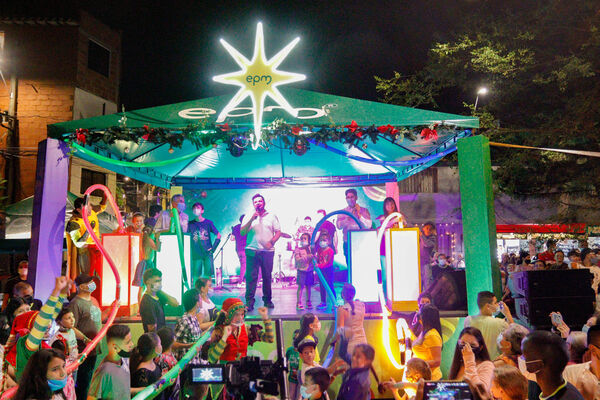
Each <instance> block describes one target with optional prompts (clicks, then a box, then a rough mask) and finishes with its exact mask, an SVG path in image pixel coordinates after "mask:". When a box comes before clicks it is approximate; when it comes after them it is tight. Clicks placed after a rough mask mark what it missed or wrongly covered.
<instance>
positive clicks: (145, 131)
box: [63, 120, 458, 154]
mask: <svg viewBox="0 0 600 400" xmlns="http://www.w3.org/2000/svg"><path fill="white" fill-rule="evenodd" d="M457 129H458V127H456V126H454V125H452V126H451V125H445V124H443V123H442V124H434V125H429V126H425V127H394V126H392V125H389V124H388V125H382V126H375V125H371V126H369V127H361V126H359V125H358V124H357V123H356V121H352V123H351V124H350V125H345V126H334V125H321V126H312V125H290V124H287V123H285V122H284V121H283V120H276V121H274V122H273V123H272V124H270V125H269V126H267V127H266V128H265V129H263V132H262V142H263V148H267V149H268V148H269V146H270V145H272V144H273V142H275V141H276V140H277V139H281V141H282V142H283V144H284V146H285V147H286V148H289V149H293V150H294V151H297V149H299V151H300V152H303V151H304V152H305V150H306V149H308V140H309V139H310V141H311V142H315V143H316V144H326V143H327V142H339V143H343V144H347V145H351V146H356V147H363V148H366V147H367V144H366V142H365V141H366V139H369V140H370V141H371V142H372V143H376V142H377V140H379V139H380V138H381V137H385V138H387V139H389V140H390V141H392V142H394V143H398V144H399V143H401V142H402V141H403V140H404V139H408V140H411V141H415V140H417V138H418V137H420V138H421V139H423V140H425V141H435V140H437V138H438V130H442V131H443V132H447V131H452V132H454V131H456V130H457ZM253 136H254V134H253V131H252V129H249V128H248V127H246V126H239V127H238V126H234V127H232V126H230V125H229V124H227V123H225V124H223V125H216V124H212V125H210V124H199V125H188V126H187V127H185V128H176V129H172V128H163V127H156V128H153V127H150V126H148V125H144V126H143V127H135V128H129V127H127V126H125V125H124V124H122V125H121V126H113V127H109V128H105V129H85V128H80V129H77V130H76V131H75V132H73V133H71V134H67V135H65V136H64V137H63V139H64V140H65V141H67V142H72V143H77V144H80V145H83V146H85V145H95V144H99V143H100V144H105V145H111V144H114V143H115V142H116V141H119V140H120V141H127V142H134V143H136V144H139V143H140V142H144V141H146V142H149V143H152V144H168V145H169V146H170V148H171V149H173V148H181V146H182V145H183V143H184V141H186V140H187V141H189V142H191V143H193V144H194V145H195V146H196V148H197V149H201V148H205V147H209V146H215V145H217V144H218V143H221V142H227V143H229V145H230V148H236V147H237V148H240V149H245V148H246V147H247V146H248V143H250V142H251V141H252V140H253ZM302 154H304V153H302Z"/></svg>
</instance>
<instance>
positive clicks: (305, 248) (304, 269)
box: [294, 233, 314, 310]
mask: <svg viewBox="0 0 600 400" xmlns="http://www.w3.org/2000/svg"><path fill="white" fill-rule="evenodd" d="M313 260H314V256H313V255H312V252H311V250H310V235H309V234H308V233H303V234H302V235H300V246H299V247H298V248H296V250H294V264H295V266H296V270H297V276H296V282H297V284H298V293H297V294H296V310H304V307H303V306H302V291H303V290H304V289H306V309H307V310H311V309H312V303H311V301H310V294H311V288H312V285H313V283H314V270H313Z"/></svg>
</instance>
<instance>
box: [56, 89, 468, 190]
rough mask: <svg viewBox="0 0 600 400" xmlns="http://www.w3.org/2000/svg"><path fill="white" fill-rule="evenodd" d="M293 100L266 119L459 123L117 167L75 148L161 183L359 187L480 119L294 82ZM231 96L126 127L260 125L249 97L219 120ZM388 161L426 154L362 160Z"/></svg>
mask: <svg viewBox="0 0 600 400" xmlns="http://www.w3.org/2000/svg"><path fill="white" fill-rule="evenodd" d="M280 90H281V92H282V94H283V95H284V97H285V98H286V99H287V100H288V102H289V103H290V104H291V105H292V107H294V108H295V109H296V110H297V111H298V116H297V117H293V116H292V115H290V114H288V113H287V112H286V111H285V110H283V109H281V108H280V107H278V106H276V105H275V103H269V101H268V100H267V103H266V108H265V112H264V117H263V124H264V126H267V125H269V124H271V123H273V122H274V121H275V120H284V121H285V122H286V123H288V124H294V125H296V124H304V125H310V126H322V125H327V126H331V125H335V126H344V125H349V124H350V123H351V122H352V121H356V122H357V124H358V125H359V126H363V127H368V126H372V125H374V126H381V125H388V124H389V125H393V126H395V127H401V126H402V127H418V126H424V125H432V124H444V125H445V126H449V127H453V128H455V129H438V135H439V137H438V139H437V140H435V141H431V140H424V139H421V138H420V137H418V138H417V139H416V140H414V141H412V140H409V139H408V138H405V139H404V140H403V141H401V142H391V141H390V140H388V139H385V138H383V137H382V138H380V140H378V141H377V143H375V144H373V143H371V141H370V140H365V142H364V143H365V144H366V145H367V147H366V148H356V147H352V148H349V146H347V145H344V144H341V143H337V142H328V143H327V146H326V147H320V146H317V145H315V144H312V145H311V147H310V150H308V152H307V153H306V154H304V155H302V156H298V155H296V154H294V153H292V152H291V151H290V150H289V149H286V148H284V145H283V142H282V141H279V140H275V142H274V143H273V145H272V146H270V148H269V149H264V148H259V149H257V150H251V149H248V150H247V151H245V152H244V154H243V155H242V156H241V157H233V156H232V155H231V154H230V153H229V151H228V150H227V144H221V145H219V146H217V147H216V148H214V149H210V150H208V151H206V152H204V153H203V154H201V155H198V156H196V157H193V158H191V159H190V158H188V159H184V160H181V161H179V162H176V163H172V164H169V165H165V166H159V167H154V168H132V167H128V166H117V165H114V164H112V163H111V162H106V161H102V160H99V159H98V158H96V157H92V156H93V154H91V155H90V154H89V153H88V154H85V153H82V152H81V151H77V152H75V155H76V156H78V157H81V158H83V159H85V160H87V161H90V162H92V163H94V164H96V165H100V166H102V167H105V168H107V169H110V170H113V171H115V172H117V173H120V174H123V175H127V176H130V177H132V178H134V179H138V180H141V181H144V182H148V183H151V184H154V185H157V186H161V187H166V188H168V187H170V186H172V185H181V186H185V187H188V188H225V187H264V186H280V185H306V184H310V185H323V186H353V185H365V184H377V183H382V182H387V181H394V180H401V179H404V178H406V177H408V176H410V175H412V174H414V173H416V172H418V171H421V170H423V169H425V168H427V167H428V166H430V165H432V164H433V163H435V162H437V161H438V160H439V157H437V158H436V157H435V156H434V155H435V154H438V153H443V154H446V153H448V152H449V151H452V150H453V149H454V148H455V144H456V140H457V139H458V138H459V137H461V136H467V135H469V134H470V133H471V128H477V127H478V126H479V121H478V119H477V118H474V117H468V116H462V115H454V114H447V113H441V112H434V111H427V110H421V109H416V108H409V107H401V106H395V105H390V104H384V103H377V102H372V101H365V100H357V99H351V98H347V97H340V96H333V95H329V94H323V93H316V92H311V91H306V90H299V89H293V88H287V87H286V88H281V89H280ZM230 98H231V96H230V95H228V96H218V97H211V98H206V99H200V100H194V101H188V102H183V103H176V104H170V105H165V106H159V107H153V108H147V109H142V110H137V111H128V112H126V113H125V116H126V118H127V120H126V124H127V127H130V128H134V127H142V126H144V125H148V126H149V127H163V128H168V129H177V128H184V127H186V126H189V125H190V124H200V123H202V122H203V121H206V123H207V124H211V125H212V124H214V123H218V124H224V123H227V124H228V125H229V126H231V127H233V128H234V131H235V130H236V129H241V128H248V127H251V126H252V125H253V120H252V114H251V111H250V108H249V107H248V105H249V104H242V105H240V106H239V107H238V108H236V109H234V110H233V111H232V112H231V113H230V115H229V116H227V117H226V118H225V120H224V121H217V117H218V116H219V113H220V112H221V110H222V109H223V107H224V106H225V105H226V104H227V102H228V101H229V100H230ZM123 116H124V114H123V113H117V114H112V115H105V116H100V117H94V118H87V119H83V120H75V121H69V122H64V123H58V124H53V125H49V127H48V134H49V136H50V137H53V138H62V137H64V135H68V134H71V133H73V132H75V131H76V130H77V129H79V128H85V129H90V130H102V129H106V128H109V127H113V126H119V124H120V120H121V119H122V118H123ZM86 148H87V149H88V150H90V151H92V152H94V153H96V154H99V155H102V156H105V157H109V158H110V159H114V160H124V161H133V162H137V163H150V162H157V161H164V160H169V159H175V158H180V157H182V156H184V155H186V154H191V153H193V152H197V148H196V147H195V146H194V145H193V144H192V143H190V142H187V141H186V142H184V144H183V146H182V148H180V149H177V148H176V149H173V151H169V146H167V145H164V144H159V145H157V144H153V143H150V142H146V141H144V140H141V141H140V143H139V144H136V143H133V142H123V141H121V142H116V143H114V144H112V145H102V146H101V145H99V144H98V143H95V144H94V145H93V146H86ZM347 155H351V156H354V157H359V158H363V159H371V160H381V161H408V160H421V159H422V160H423V162H420V161H419V162H415V164H413V165H406V166H401V167H400V166H389V165H377V164H376V163H367V162H363V161H360V160H359V159H352V158H349V157H348V156H347Z"/></svg>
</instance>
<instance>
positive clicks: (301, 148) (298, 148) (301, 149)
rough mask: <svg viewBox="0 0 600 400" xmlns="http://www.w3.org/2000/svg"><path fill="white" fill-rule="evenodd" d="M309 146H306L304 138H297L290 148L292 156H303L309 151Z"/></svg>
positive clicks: (306, 142) (306, 141)
mask: <svg viewBox="0 0 600 400" xmlns="http://www.w3.org/2000/svg"><path fill="white" fill-rule="evenodd" d="M309 148H310V147H309V145H308V140H306V138H304V137H302V136H298V137H297V138H296V139H295V140H294V145H293V146H292V150H293V151H294V154H296V155H297V156H302V155H304V154H306V152H307V151H308V149H309Z"/></svg>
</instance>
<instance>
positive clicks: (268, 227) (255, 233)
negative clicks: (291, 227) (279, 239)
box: [242, 211, 281, 251]
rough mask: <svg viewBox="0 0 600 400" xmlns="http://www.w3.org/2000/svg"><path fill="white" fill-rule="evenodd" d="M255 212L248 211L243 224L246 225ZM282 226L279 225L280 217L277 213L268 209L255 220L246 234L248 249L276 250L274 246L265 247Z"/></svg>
mask: <svg viewBox="0 0 600 400" xmlns="http://www.w3.org/2000/svg"><path fill="white" fill-rule="evenodd" d="M252 215H254V213H247V214H246V216H245V217H244V220H243V221H242V226H245V225H246V224H247V223H248V221H250V220H251V219H252ZM280 230H281V227H280V225H279V219H277V216H276V215H275V214H271V213H270V212H268V211H265V213H264V214H263V215H261V216H259V217H257V218H256V219H255V220H254V221H252V225H251V226H250V229H249V230H248V234H247V235H246V249H248V250H262V251H275V249H274V248H273V247H271V248H270V249H266V248H265V244H266V243H267V242H268V241H270V240H271V239H273V236H275V233H277V232H279V231H280Z"/></svg>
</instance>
